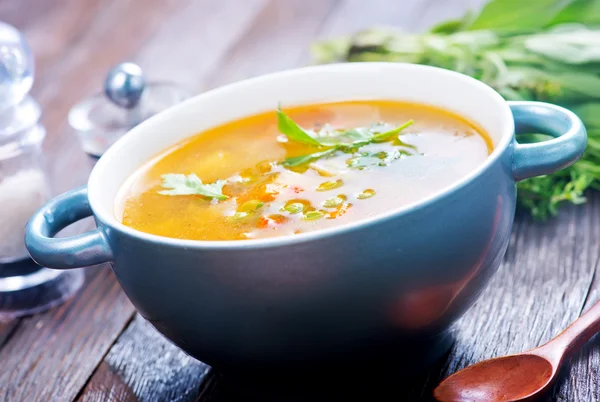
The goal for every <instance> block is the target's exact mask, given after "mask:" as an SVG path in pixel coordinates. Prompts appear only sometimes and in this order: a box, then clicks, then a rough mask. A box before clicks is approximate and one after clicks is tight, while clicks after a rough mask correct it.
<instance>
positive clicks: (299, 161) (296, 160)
mask: <svg viewBox="0 0 600 402" xmlns="http://www.w3.org/2000/svg"><path fill="white" fill-rule="evenodd" d="M338 150H339V148H338V147H333V148H330V149H328V150H326V151H322V152H315V153H312V154H308V155H302V156H294V157H291V158H287V159H285V160H284V161H283V162H282V163H281V164H282V165H283V166H287V167H294V166H300V165H304V164H306V163H309V162H312V161H314V160H317V159H321V158H322V157H324V156H327V155H330V154H333V153H335V152H336V151H338Z"/></svg>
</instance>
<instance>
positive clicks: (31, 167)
mask: <svg viewBox="0 0 600 402" xmlns="http://www.w3.org/2000/svg"><path fill="white" fill-rule="evenodd" d="M33 77H34V60H33V57H32V54H31V51H30V49H29V46H28V44H27V42H26V41H25V39H24V38H23V36H22V35H21V34H20V32H19V31H18V30H16V29H15V28H14V27H12V26H10V25H8V24H5V23H2V22H0V322H1V321H5V320H8V319H12V318H16V317H19V316H22V315H26V314H31V313H36V312H40V311H43V310H45V309H47V308H49V307H51V306H54V305H57V304H59V303H60V302H62V301H64V300H66V299H67V298H68V297H69V296H70V295H72V294H73V293H74V292H75V291H76V290H77V289H79V287H80V286H81V285H82V283H83V272H82V271H80V270H72V271H58V270H51V269H48V268H43V267H39V266H38V265H37V264H36V263H35V262H33V260H31V259H30V257H29V254H28V253H27V250H26V248H25V226H26V224H27V221H28V220H29V218H30V217H31V216H32V215H33V213H34V212H35V211H36V210H38V209H39V208H40V207H41V206H42V205H43V204H44V203H45V202H46V201H48V200H49V199H50V198H51V195H52V194H51V186H50V184H49V180H48V178H47V176H46V174H45V172H46V166H45V160H44V157H43V153H42V143H43V141H44V138H45V136H46V131H45V129H44V127H43V126H42V125H41V124H40V122H39V120H40V115H41V110H40V106H39V104H38V103H37V102H36V101H35V100H34V99H33V98H31V97H30V96H29V95H28V93H29V90H30V89H31V87H32V84H33Z"/></svg>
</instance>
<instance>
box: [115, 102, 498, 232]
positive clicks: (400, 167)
mask: <svg viewBox="0 0 600 402" xmlns="http://www.w3.org/2000/svg"><path fill="white" fill-rule="evenodd" d="M283 111H284V112H285V114H286V115H288V116H289V117H290V118H291V119H293V121H295V122H296V123H297V124H298V125H299V126H300V127H302V128H303V129H305V130H313V134H314V133H317V132H318V130H320V129H321V128H323V126H324V125H329V127H332V128H334V129H340V130H341V129H352V128H356V127H370V126H371V125H372V124H374V123H386V124H389V127H395V126H399V125H401V124H403V123H404V122H406V121H408V120H410V119H412V120H413V121H414V123H413V124H412V125H410V126H409V127H407V128H405V129H403V130H402V131H400V132H399V134H398V135H395V136H393V137H392V138H390V139H389V140H386V141H381V142H373V143H369V144H366V145H363V146H360V147H358V148H357V149H356V150H354V149H351V150H345V151H340V150H338V151H335V150H334V151H333V152H331V153H330V154H328V155H326V156H324V157H322V158H318V159H315V160H312V161H309V162H308V163H304V164H300V165H297V166H284V165H283V164H282V161H285V160H286V158H290V157H296V156H303V155H308V154H313V153H315V152H320V151H322V150H327V149H330V148H331V147H318V146H314V145H308V144H304V143H301V142H297V141H294V140H291V139H290V138H288V137H287V136H286V135H284V134H282V132H281V131H280V130H279V128H278V124H277V115H276V108H274V110H273V111H269V112H266V113H261V114H258V115H254V116H250V117H246V118H243V119H240V120H237V121H232V122H229V123H227V124H224V125H221V126H218V127H215V128H212V129H210V130H207V131H205V132H202V133H199V134H198V135H196V136H193V137H191V138H189V139H187V140H185V141H183V142H181V143H179V144H176V146H173V147H172V148H171V149H168V150H167V151H166V152H164V153H163V154H161V155H160V156H158V157H157V158H154V159H153V160H151V161H149V162H148V163H147V164H146V165H144V166H142V167H141V168H140V169H139V171H138V172H136V173H135V174H134V175H133V177H132V178H131V179H130V180H129V181H128V182H127V183H126V187H125V188H124V191H122V193H121V194H123V198H122V202H121V204H122V206H123V207H122V208H121V210H117V212H118V214H120V215H121V216H120V218H121V221H122V222H123V224H125V225H127V226H129V227H132V228H134V229H137V230H139V231H142V232H147V233H152V234H155V235H160V236H166V237H172V238H178V239H194V240H244V239H257V238H265V237H275V236H285V235H294V234H298V233H303V232H309V231H314V230H319V229H324V228H327V227H331V226H339V225H344V224H347V223H349V222H354V221H358V220H361V219H365V218H368V217H372V216H376V215H378V214H381V213H383V212H386V211H389V210H392V209H396V208H399V207H402V206H404V205H407V204H412V203H415V202H418V201H419V200H422V199H423V198H425V197H428V196H430V195H432V194H433V193H436V192H438V191H440V190H441V189H443V188H444V187H447V186H449V185H452V184H453V183H455V182H456V181H458V180H459V179H461V178H462V177H464V176H465V175H467V174H468V173H470V172H472V171H473V170H474V169H476V168H477V167H478V166H480V165H481V164H482V163H483V162H484V161H485V160H486V158H487V157H488V156H489V154H490V153H491V152H492V149H493V146H492V141H491V139H490V138H489V136H488V135H487V134H486V133H485V132H483V130H481V129H480V128H479V127H477V126H476V125H474V124H473V123H471V122H469V121H467V120H465V119H463V118H462V117H460V116H457V115H455V114H453V113H450V112H448V111H446V110H443V109H438V108H435V107H431V106H426V105H421V104H413V103H406V102H398V101H347V102H336V103H326V104H316V105H309V106H300V107H292V108H284V110H283ZM353 151H355V152H353ZM165 174H185V175H189V174H195V175H196V176H197V177H198V178H199V179H200V180H202V182H203V183H205V184H206V183H214V182H216V181H217V180H226V182H225V184H224V186H223V187H222V194H223V195H224V196H226V197H227V198H226V199H224V200H218V199H216V198H210V197H206V196H203V195H164V194H160V191H162V190H165V187H163V184H164V183H163V181H162V179H161V177H162V175H165Z"/></svg>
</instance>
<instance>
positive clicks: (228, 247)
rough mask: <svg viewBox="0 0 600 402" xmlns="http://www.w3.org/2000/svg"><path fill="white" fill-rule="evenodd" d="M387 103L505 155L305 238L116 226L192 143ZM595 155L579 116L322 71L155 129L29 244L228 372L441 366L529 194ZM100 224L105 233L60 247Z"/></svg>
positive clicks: (258, 81)
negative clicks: (440, 117)
mask: <svg viewBox="0 0 600 402" xmlns="http://www.w3.org/2000/svg"><path fill="white" fill-rule="evenodd" d="M373 98H375V99H398V100H404V101H412V102H418V103H425V104H430V105H434V106H439V107H443V108H445V109H447V110H450V111H453V112H455V113H457V114H459V115H461V116H464V117H466V118H468V119H470V120H472V121H474V122H476V123H477V124H479V125H480V126H481V127H482V128H483V129H484V130H486V131H487V132H488V133H489V134H490V136H491V138H492V140H493V143H494V151H493V152H492V153H491V155H490V156H489V157H488V159H487V160H486V161H485V162H484V163H483V164H482V165H481V166H480V167H478V168H477V169H475V170H473V171H472V172H471V173H469V174H468V175H467V176H465V177H463V178H462V179H460V180H458V181H457V182H455V183H453V184H452V185H450V186H448V187H446V188H443V189H440V191H439V192H438V193H436V194H433V195H432V196H430V197H428V198H425V199H422V200H421V201H420V202H418V203H415V204H411V205H408V206H403V207H398V208H397V209H394V210H389V211H385V212H381V213H380V214H379V215H377V216H375V217H372V218H369V219H365V220H361V221H358V222H354V223H350V224H347V225H343V226H338V227H334V228H328V229H323V230H320V231H315V232H309V233H303V234H299V235H295V236H287V237H286V236H284V237H279V238H269V239H258V240H245V241H191V240H178V239H171V238H164V237H159V236H155V235H150V234H147V233H141V232H139V231H136V230H133V229H131V228H129V227H126V226H124V225H123V224H121V223H120V222H119V221H118V219H117V218H116V214H115V210H118V208H119V206H118V205H116V203H117V201H116V200H119V192H120V189H122V187H123V185H124V184H126V182H127V180H128V178H129V177H130V176H131V174H132V173H134V172H135V170H136V169H137V168H138V167H139V166H141V165H142V164H143V163H144V162H145V161H147V160H148V159H149V158H151V157H153V156H154V155H156V154H157V153H159V152H160V151H163V150H165V149H166V148H167V147H169V146H170V145H173V144H175V143H177V142H179V141H180V140H182V139H185V138H187V137H190V136H192V135H194V134H196V133H197V132H200V131H203V130H205V129H208V128H210V127H213V126H215V125H218V124H221V123H224V122H227V121H230V120H232V119H236V118H240V117H243V116H248V115H251V114H255V113H259V112H262V111H266V110H271V109H273V107H274V106H273V105H277V103H278V102H283V103H285V104H286V105H290V106H291V105H301V104H308V103H314V102H325V101H335V100H356V99H373ZM525 129H527V130H535V131H536V132H543V133H547V134H550V135H552V136H554V137H555V138H554V139H552V140H549V141H547V142H543V143H537V144H524V145H522V144H518V143H517V142H516V141H515V130H525ZM585 146H586V132H585V129H584V127H583V125H582V123H581V121H580V120H579V118H577V116H575V115H574V114H573V113H571V112H570V111H568V110H565V109H563V108H561V107H558V106H554V105H550V104H545V103H535V102H506V101H504V99H503V98H502V97H501V96H500V95H499V94H498V93H497V92H495V91H494V90H493V89H491V88H490V87H488V86H486V85H485V84H483V83H481V82H480V81H477V80H475V79H472V78H470V77H467V76H465V75H462V74H458V73H455V72H451V71H447V70H443V69H438V68H433V67H426V66H420V65H411V64H401V63H350V64H340V65H328V66H317V67H306V68H301V69H295V70H289V71H284V72H279V73H275V74H269V75H265V76H262V77H258V78H253V79H249V80H246V81H241V82H238V83H234V84H231V85H228V86H225V87H222V88H218V89H215V90H212V91H209V92H206V93H203V94H201V95H198V96H196V97H194V98H191V99H189V100H186V101H184V102H183V103H181V104H179V105H177V106H175V107H172V108H170V109H168V110H166V111H164V112H162V113H160V114H158V115H156V116H154V117H152V118H150V119H148V120H146V121H144V122H143V123H141V124H140V125H138V126H137V127H135V128H134V129H132V130H131V131H130V132H129V133H128V134H127V135H125V136H124V137H123V138H121V139H120V140H119V141H117V142H116V143H115V144H114V145H113V146H112V147H111V148H110V149H109V150H108V151H107V152H106V153H105V154H104V155H103V156H102V157H101V158H100V159H99V161H98V162H97V164H96V166H95V167H94V169H93V171H92V173H91V176H90V178H89V181H88V184H87V186H85V187H82V188H79V189H75V190H73V191H71V192H68V193H66V194H63V195H61V196H58V197H56V198H55V199H53V200H51V201H50V202H49V203H48V204H47V205H45V206H44V207H43V208H41V209H40V210H39V211H38V212H37V213H36V214H35V215H34V216H33V217H32V218H31V220H30V222H29V224H28V226H27V231H26V244H27V248H28V250H29V253H30V254H31V256H32V257H33V259H34V260H35V261H36V262H37V263H39V264H40V265H44V266H47V267H51V268H56V269H71V268H76V267H83V266H89V265H94V264H99V263H110V265H111V267H112V269H113V271H114V273H115V274H116V277H117V279H118V281H119V283H120V285H121V287H122V288H123V290H124V291H125V293H126V294H127V296H128V297H129V299H130V300H131V302H132V303H133V305H134V306H135V307H136V309H137V310H138V311H139V313H140V314H141V315H142V316H143V317H144V318H146V319H147V320H148V321H149V322H151V323H152V325H154V327H155V328H156V329H157V330H158V331H160V332H161V333H162V334H163V335H164V336H165V337H166V338H168V339H169V340H170V341H171V342H173V343H174V344H176V345H177V346H179V347H180V348H181V349H182V350H184V351H185V352H186V353H188V354H189V355H191V356H193V357H195V358H197V359H199V360H202V361H204V362H206V363H208V364H210V365H213V366H217V367H223V368H231V367H248V366H250V367H281V366H286V367H293V366H298V367H301V366H302V365H305V364H314V363H317V362H320V363H326V362H343V361H347V360H348V359H350V358H351V359H353V360H354V359H358V358H361V357H377V356H379V357H392V356H393V357H394V358H396V359H397V358H401V359H403V360H402V361H403V362H404V363H405V364H406V365H408V364H409V363H411V362H418V363H419V364H420V365H426V364H428V363H429V362H431V361H432V360H434V359H436V358H438V357H439V356H440V355H441V354H442V353H443V352H444V351H445V350H446V349H447V347H448V344H449V343H448V329H449V327H450V326H451V324H452V323H453V322H455V321H456V320H457V319H458V318H459V317H460V316H461V315H462V314H463V313H464V312H465V311H466V310H467V309H468V308H469V307H470V306H471V305H472V304H473V302H474V301H475V300H476V299H477V298H478V296H479V295H480V294H481V292H482V290H483V289H484V287H485V285H486V283H488V281H489V279H490V278H491V277H492V275H493V274H494V272H495V271H496V270H497V269H498V266H499V265H500V263H501V261H502V258H503V255H504V253H505V251H506V247H507V244H508V240H509V236H510V232H511V226H512V222H513V217H514V213H515V202H516V183H517V182H518V181H519V180H523V179H526V178H528V177H532V176H537V175H545V174H548V173H552V172H554V171H557V170H559V169H562V168H565V167H567V166H569V165H571V164H572V163H574V162H575V161H577V159H578V158H580V156H581V155H582V153H583V151H584V149H585ZM390 184H393V183H390ZM87 216H93V217H94V219H95V221H96V225H97V228H96V229H94V230H92V231H90V232H88V233H84V234H81V235H78V236H75V237H70V238H54V237H53V236H54V235H55V234H56V233H57V232H58V231H59V230H61V229H63V228H64V227H66V226H68V225H69V224H71V223H73V222H75V221H77V220H79V219H82V218H84V217H87ZM82 319H83V317H82ZM475 335H476V334H474V336H475Z"/></svg>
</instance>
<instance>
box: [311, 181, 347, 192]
mask: <svg viewBox="0 0 600 402" xmlns="http://www.w3.org/2000/svg"><path fill="white" fill-rule="evenodd" d="M343 184H344V182H343V181H342V179H337V180H336V181H326V182H323V183H321V184H320V185H319V187H317V191H329V190H333V189H334V188H338V187H341V186H342V185H343Z"/></svg>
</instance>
